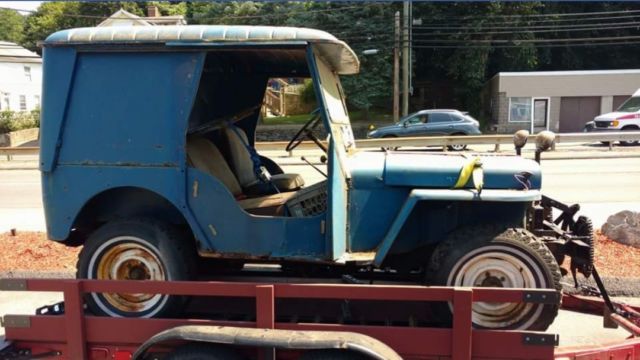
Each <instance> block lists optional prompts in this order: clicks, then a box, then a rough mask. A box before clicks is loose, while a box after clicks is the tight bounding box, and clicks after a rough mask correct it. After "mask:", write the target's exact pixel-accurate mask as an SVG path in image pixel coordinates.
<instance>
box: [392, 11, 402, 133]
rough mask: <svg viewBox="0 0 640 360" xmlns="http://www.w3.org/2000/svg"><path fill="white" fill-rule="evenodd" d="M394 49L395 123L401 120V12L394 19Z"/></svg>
mask: <svg viewBox="0 0 640 360" xmlns="http://www.w3.org/2000/svg"><path fill="white" fill-rule="evenodd" d="M394 18H395V19H394V24H395V26H394V35H393V38H394V41H395V45H394V47H393V121H394V122H398V120H400V12H399V11H396V14H395V17H394Z"/></svg>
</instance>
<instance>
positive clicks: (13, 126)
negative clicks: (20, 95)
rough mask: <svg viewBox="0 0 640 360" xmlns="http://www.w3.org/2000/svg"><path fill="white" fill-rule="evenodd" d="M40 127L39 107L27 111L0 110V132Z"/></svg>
mask: <svg viewBox="0 0 640 360" xmlns="http://www.w3.org/2000/svg"><path fill="white" fill-rule="evenodd" d="M37 127H40V109H36V110H33V111H30V112H27V111H11V110H5V111H0V134H4V133H8V132H11V131H17V130H22V129H30V128H37Z"/></svg>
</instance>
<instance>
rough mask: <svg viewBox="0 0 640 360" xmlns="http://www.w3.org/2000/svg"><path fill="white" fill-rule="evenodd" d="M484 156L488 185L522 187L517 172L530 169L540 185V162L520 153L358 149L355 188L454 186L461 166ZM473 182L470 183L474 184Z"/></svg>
mask: <svg viewBox="0 0 640 360" xmlns="http://www.w3.org/2000/svg"><path fill="white" fill-rule="evenodd" d="M475 156H479V157H480V158H481V159H482V168H483V170H484V188H485V189H515V190H521V189H523V185H522V184H521V183H520V182H519V181H518V180H517V179H516V177H515V175H517V174H521V173H523V172H527V173H529V174H531V176H530V177H529V181H530V182H531V188H532V189H540V187H541V183H542V176H541V173H540V166H539V165H538V164H537V163H536V162H535V161H533V160H529V159H524V158H521V157H519V156H493V155H491V156H486V155H485V156H483V155H468V156H463V155H462V154H425V153H423V152H404V151H403V152H387V153H385V152H366V151H363V152H358V153H356V154H354V155H353V156H352V157H351V158H350V167H351V175H352V183H353V186H354V188H356V189H358V188H369V187H383V186H406V187H412V188H444V189H448V188H452V187H453V186H454V185H455V183H456V182H457V180H458V176H459V175H460V170H461V169H462V167H463V166H464V165H465V164H467V163H468V162H469V161H471V160H472V159H473V158H474V157H475ZM472 186H473V185H472V184H471V182H469V183H468V184H467V187H472Z"/></svg>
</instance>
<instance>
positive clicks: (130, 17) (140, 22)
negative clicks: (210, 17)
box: [97, 5, 187, 26]
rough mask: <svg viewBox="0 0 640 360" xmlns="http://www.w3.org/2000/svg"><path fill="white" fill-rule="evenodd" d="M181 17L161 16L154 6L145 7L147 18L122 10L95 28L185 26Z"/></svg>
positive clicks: (185, 22) (184, 21)
mask: <svg viewBox="0 0 640 360" xmlns="http://www.w3.org/2000/svg"><path fill="white" fill-rule="evenodd" d="M186 24H187V21H186V20H185V19H184V16H182V15H173V16H162V15H160V9H158V7H157V6H155V5H149V6H147V16H146V17H142V16H138V15H134V14H132V13H130V12H128V11H126V10H124V9H120V10H118V11H116V12H115V13H113V15H111V16H110V17H108V18H107V19H106V20H104V21H103V22H101V23H100V24H98V25H97V26H156V25H186Z"/></svg>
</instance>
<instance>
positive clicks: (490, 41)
mask: <svg viewBox="0 0 640 360" xmlns="http://www.w3.org/2000/svg"><path fill="white" fill-rule="evenodd" d="M637 39H640V36H603V37H587V38H562V39H475V40H462V39H453V40H447V39H444V40H439V39H429V40H415V41H414V42H416V43H421V44H427V43H432V44H439V43H459V44H494V43H498V44H503V43H510V42H514V43H552V42H577V41H610V40H637Z"/></svg>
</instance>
